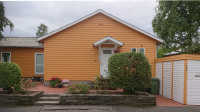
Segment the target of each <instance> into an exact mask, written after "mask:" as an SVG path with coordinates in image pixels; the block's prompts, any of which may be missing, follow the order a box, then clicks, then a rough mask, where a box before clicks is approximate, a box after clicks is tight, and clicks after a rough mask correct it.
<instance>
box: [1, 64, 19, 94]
mask: <svg viewBox="0 0 200 112" xmlns="http://www.w3.org/2000/svg"><path fill="white" fill-rule="evenodd" d="M20 84H21V71H20V67H19V66H18V65H17V64H15V63H10V62H0V88H4V90H8V92H12V89H11V88H14V89H15V90H16V89H19V88H20Z"/></svg>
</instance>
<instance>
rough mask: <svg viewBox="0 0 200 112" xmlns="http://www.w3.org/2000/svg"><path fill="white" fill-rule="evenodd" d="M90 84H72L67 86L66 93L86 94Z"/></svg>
mask: <svg viewBox="0 0 200 112" xmlns="http://www.w3.org/2000/svg"><path fill="white" fill-rule="evenodd" d="M89 90H90V86H89V85H87V84H78V83H77V84H72V85H70V86H69V88H68V91H67V93H70V94H87V93H89Z"/></svg>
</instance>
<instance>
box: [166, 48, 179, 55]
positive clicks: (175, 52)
mask: <svg viewBox="0 0 200 112" xmlns="http://www.w3.org/2000/svg"><path fill="white" fill-rule="evenodd" d="M181 51H182V50H181V49H178V50H176V51H172V52H169V53H166V54H165V56H171V55H175V54H180V52H181Z"/></svg>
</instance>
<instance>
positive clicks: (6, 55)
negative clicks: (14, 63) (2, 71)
mask: <svg viewBox="0 0 200 112" xmlns="http://www.w3.org/2000/svg"><path fill="white" fill-rule="evenodd" d="M10 57H11V54H10V53H2V57H1V60H2V62H10V61H11V59H10Z"/></svg>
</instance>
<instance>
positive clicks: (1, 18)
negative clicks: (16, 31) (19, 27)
mask: <svg viewBox="0 0 200 112" xmlns="http://www.w3.org/2000/svg"><path fill="white" fill-rule="evenodd" d="M6 26H9V27H10V30H11V31H12V30H13V27H14V25H13V23H12V22H11V21H10V20H9V19H8V18H7V17H6V15H5V7H4V5H3V2H1V1H0V39H2V38H3V37H4V36H3V34H2V33H3V31H4V28H5V27H6Z"/></svg>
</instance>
